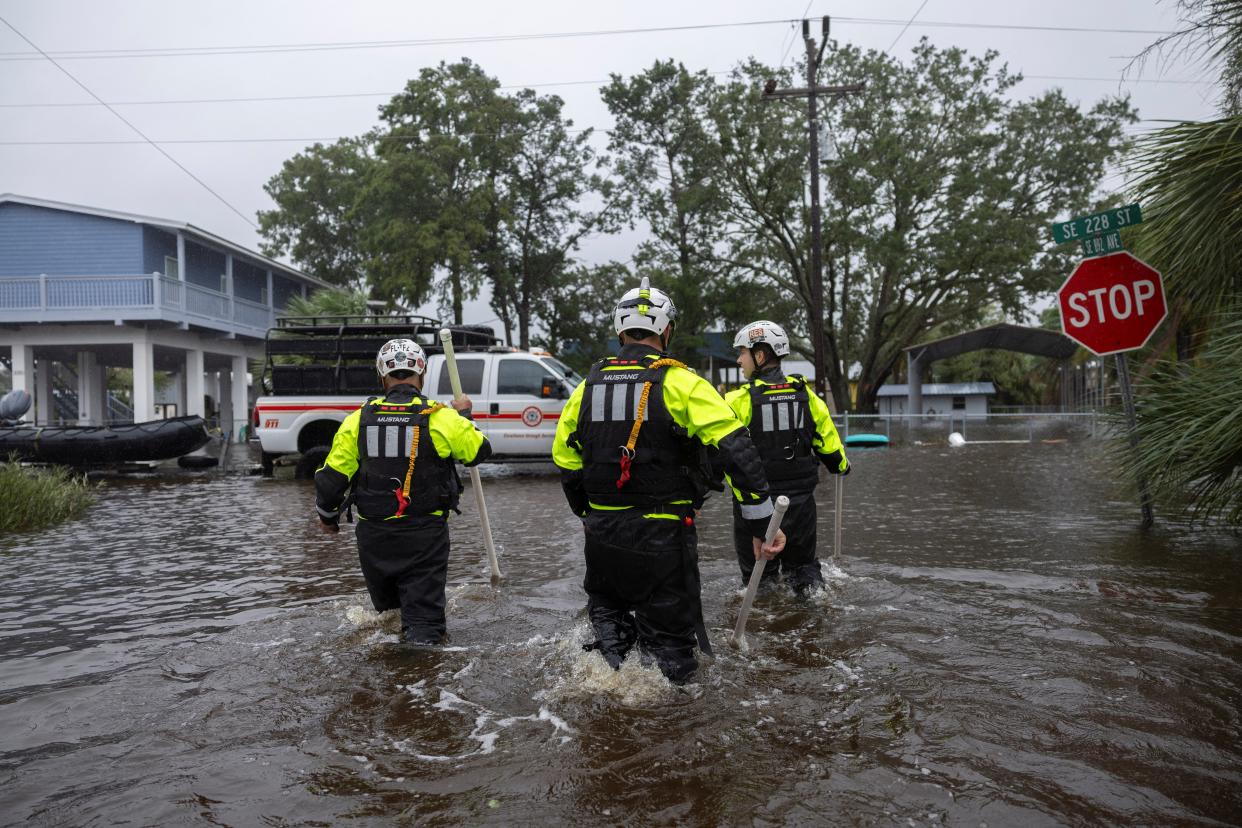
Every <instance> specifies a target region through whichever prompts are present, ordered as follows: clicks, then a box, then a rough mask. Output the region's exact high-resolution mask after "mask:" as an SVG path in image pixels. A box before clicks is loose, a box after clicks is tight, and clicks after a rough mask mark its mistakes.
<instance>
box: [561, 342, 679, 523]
mask: <svg viewBox="0 0 1242 828" xmlns="http://www.w3.org/2000/svg"><path fill="white" fill-rule="evenodd" d="M657 359H659V356H658V355H657V354H647V355H644V356H643V357H640V358H638V359H622V358H621V357H609V358H607V359H604V360H602V361H600V362H597V363H596V364H595V365H593V366H592V367H591V372H590V373H589V374H588V375H587V378H586V389H585V390H584V391H583V393H582V404H581V407H580V408H579V411H578V430H577V431H576V432H575V434H574V440H575V442H576V444H577V445H578V446H580V447H581V450H582V478H583V485H584V486H585V488H586V492H587V495H588V496H589V497H590V499H591V502H593V503H597V504H599V505H601V506H653V505H659V504H667V503H671V502H673V501H677V500H695V499H696V498H698V497H701V489H700V488H698V487H696V485H695V482H694V481H693V480H692V479H691V476H692V474H694V473H695V471H696V470H697V467H698V465H699V457H698V454H699V452H698V451H697V449H696V446H695V443H696V442H697V441H693V440H691V439H690V438H689V437H688V436H687V434H686V430H685V429H684V428H682V427H681V426H679V425H677V423H676V422H675V421H674V420H673V417H672V415H671V414H670V413H669V411H668V408H667V407H666V406H665V405H664V377H665V374H666V373H667V371H668V368H669V366H667V365H661V366H658V367H655V368H652V367H650V366H651V363H652V362H654V361H656V360H657ZM646 383H651V385H650V388H649V390H648V392H647V404H646V407H645V409H644V410H643V421H642V425H641V426H640V427H639V432H638V437H637V440H636V441H635V443H634V449H633V456H632V457H631V458H630V462H629V463H628V464H627V468H628V472H629V475H628V478H626V479H624V480H623V479H622V470H623V466H622V456H623V455H624V454H625V451H624V449H625V448H626V445H627V443H628V442H629V440H630V435H631V433H632V431H633V428H634V422H635V418H636V416H637V414H638V410H639V401H640V400H641V398H642V393H643V386H644V385H645V384H646ZM619 481H621V482H622V485H620V486H618V482H619Z"/></svg>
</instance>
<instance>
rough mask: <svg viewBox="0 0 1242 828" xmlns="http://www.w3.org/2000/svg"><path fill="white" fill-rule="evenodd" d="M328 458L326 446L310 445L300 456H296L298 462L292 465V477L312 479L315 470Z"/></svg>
mask: <svg viewBox="0 0 1242 828" xmlns="http://www.w3.org/2000/svg"><path fill="white" fill-rule="evenodd" d="M327 459H328V447H327V446H311V447H310V448H308V449H307V450H306V451H304V452H302V456H301V457H299V458H298V464H297V466H295V467H294V470H293V477H294V479H296V480H312V479H314V477H315V471H316V470H317V469H318V468H319V467H320V466H322V465H323V463H324V461H325V460H327Z"/></svg>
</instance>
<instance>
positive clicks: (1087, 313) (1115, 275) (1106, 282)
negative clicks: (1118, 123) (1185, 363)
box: [1053, 205, 1168, 526]
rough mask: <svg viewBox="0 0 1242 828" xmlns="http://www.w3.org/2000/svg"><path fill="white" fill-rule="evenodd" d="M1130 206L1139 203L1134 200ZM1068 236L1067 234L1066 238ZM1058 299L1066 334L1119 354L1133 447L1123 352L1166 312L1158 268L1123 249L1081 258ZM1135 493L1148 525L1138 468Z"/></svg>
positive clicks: (1097, 350) (1096, 350) (1147, 500)
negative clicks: (1137, 489) (1137, 486)
mask: <svg viewBox="0 0 1242 828" xmlns="http://www.w3.org/2000/svg"><path fill="white" fill-rule="evenodd" d="M1132 206H1134V208H1135V209H1137V205H1132ZM1116 212H1122V211H1116ZM1087 218H1091V217H1090V216H1088V217H1087ZM1079 221H1082V219H1075V220H1074V221H1073V222H1069V223H1066V224H1064V225H1054V227H1053V232H1054V235H1055V234H1056V228H1057V227H1070V226H1073V225H1075V224H1076V223H1077V222H1079ZM1105 229H1107V228H1105ZM1072 238H1073V237H1072V236H1070V235H1067V236H1066V240H1067V241H1068V240H1071V239H1072ZM1057 302H1058V304H1059V306H1060V310H1061V330H1062V332H1063V333H1064V334H1065V335H1066V336H1068V337H1069V338H1070V339H1072V340H1074V341H1075V342H1077V343H1078V344H1080V345H1082V346H1083V347H1085V348H1086V349H1087V350H1089V351H1091V353H1093V354H1096V355H1097V356H1107V355H1109V354H1116V355H1117V381H1118V383H1119V384H1120V386H1121V397H1122V402H1123V404H1124V405H1125V411H1126V420H1127V422H1128V425H1129V432H1130V445H1131V447H1132V448H1134V449H1137V448H1138V435H1137V434H1136V433H1135V420H1136V418H1135V412H1134V395H1133V391H1132V389H1131V387H1130V368H1129V365H1127V363H1126V353H1125V352H1126V351H1132V350H1134V349H1136V348H1141V347H1143V346H1144V345H1145V344H1147V340H1148V339H1150V338H1151V335H1152V334H1153V333H1154V332H1155V330H1156V328H1158V327H1159V326H1160V323H1161V322H1163V321H1164V318H1165V316H1167V315H1168V307H1167V306H1166V305H1165V301H1164V284H1163V282H1162V281H1161V279H1160V273H1159V272H1158V271H1157V270H1156V269H1155V268H1153V267H1151V265H1149V264H1147V263H1146V262H1144V261H1142V260H1141V259H1139V258H1137V257H1135V256H1132V255H1130V254H1129V253H1126V252H1125V251H1121V252H1118V253H1110V254H1108V255H1104V256H1096V257H1094V258H1088V259H1083V260H1082V261H1081V262H1079V263H1078V265H1077V266H1076V267H1075V268H1074V271H1073V272H1072V273H1071V274H1070V275H1069V278H1068V279H1066V280H1065V284H1063V285H1061V288H1060V289H1059V290H1058V291H1057ZM1139 498H1140V500H1141V504H1142V509H1143V525H1144V526H1150V525H1151V524H1152V521H1153V519H1154V518H1153V514H1152V505H1151V494H1150V492H1149V491H1148V488H1147V479H1146V477H1145V476H1143V475H1142V474H1141V473H1140V475H1139Z"/></svg>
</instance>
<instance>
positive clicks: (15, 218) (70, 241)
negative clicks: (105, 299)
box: [0, 203, 143, 276]
mask: <svg viewBox="0 0 1242 828" xmlns="http://www.w3.org/2000/svg"><path fill="white" fill-rule="evenodd" d="M142 272H143V261H142V228H141V227H140V226H139V225H137V224H134V223H132V222H128V221H121V220H120V219H110V218H103V217H101V216H88V215H83V214H81V213H69V212H65V211H63V210H52V209H48V208H46V207H32V206H29V205H26V204H12V203H6V204H0V276H37V275H39V274H40V273H46V274H48V275H49V276H53V275H54V276H77V275H118V276H119V275H129V274H138V273H142Z"/></svg>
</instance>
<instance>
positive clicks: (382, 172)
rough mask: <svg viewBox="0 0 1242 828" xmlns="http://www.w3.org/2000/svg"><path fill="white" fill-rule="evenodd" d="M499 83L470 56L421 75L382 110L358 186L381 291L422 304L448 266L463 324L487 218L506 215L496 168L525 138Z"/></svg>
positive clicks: (457, 319)
mask: <svg viewBox="0 0 1242 828" xmlns="http://www.w3.org/2000/svg"><path fill="white" fill-rule="evenodd" d="M499 86H500V84H499V83H498V82H497V81H496V80H495V79H494V78H492V77H489V76H488V75H486V74H485V73H484V72H483V70H482V69H481V68H479V66H478V65H477V64H474V63H472V62H471V61H469V60H461V61H459V62H458V63H453V64H445V63H441V64H440V65H439V66H437V67H434V68H426V69H423V70H422V71H421V72H419V75H418V77H417V78H414V79H412V80H411V81H409V83H407V84H406V87H405V90H404V91H403V92H402V93H401V94H400V95H397V96H396V97H395V98H393V99H392V101H391V102H389V103H388V104H387V105H386V106H384V107H383V108H382V109H381V110H380V115H381V120H382V122H383V126H382V127H381V128H380V130H378V131H377V134H376V149H375V153H376V156H377V159H378V161H379V163H378V164H376V165H375V166H373V167H372V168H371V170H370V171H369V172H370V174H369V175H368V177H367V180H366V182H365V184H364V186H363V191H362V193H361V197H362V198H363V199H364V200H365V201H366V202H367V203H368V204H369V205H370V206H371V209H373V210H375V211H376V214H377V215H376V218H375V219H374V220H373V221H371V222H369V223H368V225H367V227H366V230H365V232H364V240H363V241H364V246H365V248H366V250H367V251H368V254H369V255H368V272H369V274H370V276H371V278H372V280H373V284H374V285H375V287H376V289H377V292H378V293H379V294H380V295H383V296H397V295H401V296H403V297H404V298H406V299H407V300H408V301H409V302H410V303H411V304H418V303H420V302H421V301H422V300H423V298H424V296H425V291H426V288H427V286H429V285H430V284H431V283H432V281H433V278H434V275H435V274H436V272H437V271H438V270H439V269H441V268H442V269H443V270H444V271H445V273H446V274H447V275H446V278H445V279H444V281H443V282H442V296H443V298H444V300H445V301H446V303H447V304H448V305H450V306H451V308H452V315H453V321H454V323H455V324H459V325H460V324H461V323H462V321H463V320H462V303H463V302H464V300H465V299H467V298H473V297H474V296H476V295H477V293H478V286H479V279H480V278H481V274H480V270H479V268H478V267H477V266H476V262H475V253H476V251H477V250H479V249H480V248H481V247H483V246H484V245H485V244H486V242H487V240H488V238H489V227H488V226H487V224H486V221H487V220H489V219H490V220H491V221H496V220H497V219H498V218H499V213H498V210H497V204H496V199H497V193H496V187H495V179H496V175H497V170H498V168H501V167H503V165H504V164H505V163H506V159H507V158H508V157H509V156H510V155H511V154H512V153H513V152H515V151H516V148H517V146H518V141H519V133H518V131H519V129H520V127H521V120H520V117H519V113H518V110H517V107H516V105H515V104H514V101H513V100H512V99H510V98H509V97H507V96H505V95H502V94H501V93H500V92H499Z"/></svg>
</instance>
